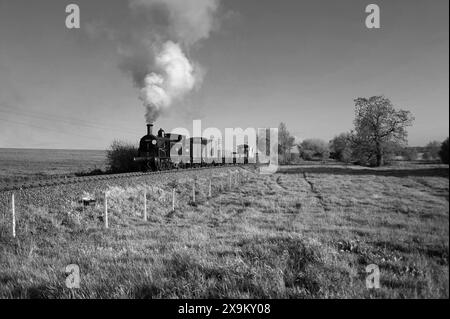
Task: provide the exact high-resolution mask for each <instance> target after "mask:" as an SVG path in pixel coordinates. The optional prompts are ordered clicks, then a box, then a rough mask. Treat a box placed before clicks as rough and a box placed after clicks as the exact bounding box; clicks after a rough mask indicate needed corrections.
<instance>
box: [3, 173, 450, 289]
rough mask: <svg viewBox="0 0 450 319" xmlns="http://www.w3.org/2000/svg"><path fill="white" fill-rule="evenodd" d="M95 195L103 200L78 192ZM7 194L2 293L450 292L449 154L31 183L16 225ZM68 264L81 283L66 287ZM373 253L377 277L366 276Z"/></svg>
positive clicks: (19, 200) (20, 200)
mask: <svg viewBox="0 0 450 319" xmlns="http://www.w3.org/2000/svg"><path fill="white" fill-rule="evenodd" d="M230 172H231V173H230ZM230 174H231V179H230ZM194 179H195V180H196V181H195V194H196V196H195V198H196V201H195V202H193V201H192V193H193V190H192V188H193V184H194V182H193V181H194ZM210 181H211V197H209V196H208V195H209V194H208V193H209V182H210ZM230 181H231V182H230ZM173 189H175V194H176V196H175V198H176V208H175V211H172V191H173ZM144 190H145V191H146V192H147V196H148V202H147V207H148V220H147V221H144V219H143V214H144V210H143V194H144ZM105 191H108V193H109V197H108V208H109V209H108V212H109V228H108V229H105V227H104V219H103V210H104V208H103V204H104V203H103V194H104V192H105ZM88 195H89V196H90V197H92V198H95V199H96V200H97V202H96V203H94V204H93V205H92V206H83V205H82V204H80V203H79V202H78V201H79V199H80V198H81V197H83V196H88ZM10 196H11V193H10V192H4V193H0V283H1V284H0V297H2V298H5V297H6V298H15V297H23V298H27V297H37V298H60V297H75V298H97V297H100V298H122V297H130V298H225V297H227V298H353V297H355V298H360V297H361V298H448V297H449V278H448V276H449V273H448V252H449V179H448V166H442V165H441V166H439V165H437V166H426V165H425V166H424V165H422V166H417V167H415V166H414V167H410V168H383V169H363V168H356V167H345V166H337V165H334V166H328V165H303V166H288V167H282V168H281V169H280V171H279V172H278V173H276V174H274V175H261V174H258V173H257V172H256V171H255V170H253V169H241V168H238V167H235V168H217V169H211V170H203V171H194V172H174V173H168V174H161V175H151V176H143V177H138V178H124V179H119V180H113V181H96V182H89V183H84V184H76V185H61V186H57V187H56V186H55V187H46V188H39V189H30V190H23V191H21V192H16V193H15V197H16V214H17V237H16V238H12V235H11V216H10V215H11V213H10V208H9V205H10ZM70 264H76V265H78V266H79V268H80V280H81V281H80V288H79V289H72V290H71V289H69V288H67V287H66V274H65V268H66V266H67V265H70ZM370 264H375V265H377V266H378V267H379V269H380V288H379V289H367V287H366V277H367V274H366V272H365V270H366V266H367V265H370Z"/></svg>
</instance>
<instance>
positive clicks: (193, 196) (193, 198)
mask: <svg viewBox="0 0 450 319" xmlns="http://www.w3.org/2000/svg"><path fill="white" fill-rule="evenodd" d="M192 202H194V203H195V179H194V182H193V183H192Z"/></svg>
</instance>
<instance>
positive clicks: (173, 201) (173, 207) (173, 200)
mask: <svg viewBox="0 0 450 319" xmlns="http://www.w3.org/2000/svg"><path fill="white" fill-rule="evenodd" d="M172 211H173V212H174V211H175V188H172Z"/></svg>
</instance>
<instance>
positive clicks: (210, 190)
mask: <svg viewBox="0 0 450 319" xmlns="http://www.w3.org/2000/svg"><path fill="white" fill-rule="evenodd" d="M208 197H212V185H211V179H209V188H208Z"/></svg>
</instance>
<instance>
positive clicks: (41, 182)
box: [0, 164, 248, 192]
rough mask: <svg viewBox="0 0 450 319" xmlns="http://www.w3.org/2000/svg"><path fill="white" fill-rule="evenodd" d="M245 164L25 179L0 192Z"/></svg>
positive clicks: (3, 188)
mask: <svg viewBox="0 0 450 319" xmlns="http://www.w3.org/2000/svg"><path fill="white" fill-rule="evenodd" d="M245 166H248V165H245V164H229V165H222V166H205V167H196V168H185V169H173V170H166V171H158V172H145V173H144V172H137V173H122V174H104V175H92V176H71V177H55V178H46V179H36V180H31V181H27V182H18V183H11V184H10V185H6V186H1V185H0V192H8V191H18V190H24V189H31V188H40V187H49V186H58V185H68V184H78V183H84V182H94V181H104V180H114V179H119V178H133V177H142V176H152V175H161V174H169V173H177V172H189V171H200V170H207V169H212V168H227V167H245Z"/></svg>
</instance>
